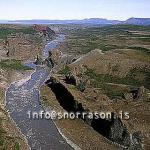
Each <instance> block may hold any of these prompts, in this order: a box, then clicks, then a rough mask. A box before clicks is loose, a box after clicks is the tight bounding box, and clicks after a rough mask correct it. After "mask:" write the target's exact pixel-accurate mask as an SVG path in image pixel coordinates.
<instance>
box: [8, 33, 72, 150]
mask: <svg viewBox="0 0 150 150" xmlns="http://www.w3.org/2000/svg"><path fill="white" fill-rule="evenodd" d="M63 40H64V36H63V35H59V36H58V37H57V38H56V39H54V40H53V41H50V42H48V43H47V44H46V45H45V48H44V49H43V58H46V57H47V56H48V51H49V50H53V49H54V48H56V47H57V46H59V44H60V43H61V42H63ZM26 65H28V66H32V67H35V72H34V73H33V74H32V75H31V78H30V79H28V80H27V81H26V82H24V83H22V84H20V83H19V82H14V83H12V84H11V85H10V87H9V88H8V90H7V91H6V108H7V110H8V111H9V113H10V117H11V118H12V119H13V120H14V121H15V123H16V125H17V126H18V128H19V129H20V130H21V132H22V134H24V135H25V137H26V139H27V141H28V144H29V146H30V148H31V150H72V149H73V148H72V147H71V146H70V145H69V144H68V143H67V142H66V140H65V139H64V138H63V137H62V136H61V134H60V133H59V131H58V129H57V127H56V126H55V124H54V122H53V121H52V120H46V119H31V118H29V115H28V114H27V113H28V111H32V112H34V111H35V112H39V111H41V110H43V108H42V106H41V105H40V92H39V88H40V87H41V85H43V84H44V82H45V81H46V79H47V78H48V77H49V76H50V73H51V70H50V68H48V67H45V66H35V65H33V63H28V64H26Z"/></svg>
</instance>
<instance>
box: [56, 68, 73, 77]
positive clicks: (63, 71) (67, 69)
mask: <svg viewBox="0 0 150 150" xmlns="http://www.w3.org/2000/svg"><path fill="white" fill-rule="evenodd" d="M70 72H71V70H70V68H69V67H68V66H65V67H64V68H63V69H61V70H60V71H59V72H58V73H59V74H64V75H67V74H69V73H70Z"/></svg>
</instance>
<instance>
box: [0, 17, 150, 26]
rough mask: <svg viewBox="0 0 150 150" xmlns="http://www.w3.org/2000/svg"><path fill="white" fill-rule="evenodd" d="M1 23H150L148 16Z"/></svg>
mask: <svg viewBox="0 0 150 150" xmlns="http://www.w3.org/2000/svg"><path fill="white" fill-rule="evenodd" d="M0 23H3V24H84V25H114V24H131V25H150V18H129V19H127V20H125V21H119V20H108V19H102V18H90V19H83V20H35V19H33V20H13V21H12V20H11V21H10V20H0Z"/></svg>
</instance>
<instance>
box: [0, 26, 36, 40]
mask: <svg viewBox="0 0 150 150" xmlns="http://www.w3.org/2000/svg"><path fill="white" fill-rule="evenodd" d="M16 33H23V34H35V33H36V31H35V30H34V29H32V28H31V27H28V28H27V27H25V28H22V29H14V28H4V27H2V28H0V39H6V38H7V36H8V35H10V34H12V35H14V34H16Z"/></svg>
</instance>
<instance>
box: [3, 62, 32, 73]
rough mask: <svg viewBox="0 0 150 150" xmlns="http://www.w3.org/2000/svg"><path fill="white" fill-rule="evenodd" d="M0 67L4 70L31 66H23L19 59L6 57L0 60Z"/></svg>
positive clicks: (27, 68)
mask: <svg viewBox="0 0 150 150" xmlns="http://www.w3.org/2000/svg"><path fill="white" fill-rule="evenodd" d="M0 68H2V69H6V70H30V69H31V68H29V67H27V66H24V65H23V64H22V63H21V61H20V60H15V59H7V60H1V61H0Z"/></svg>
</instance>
